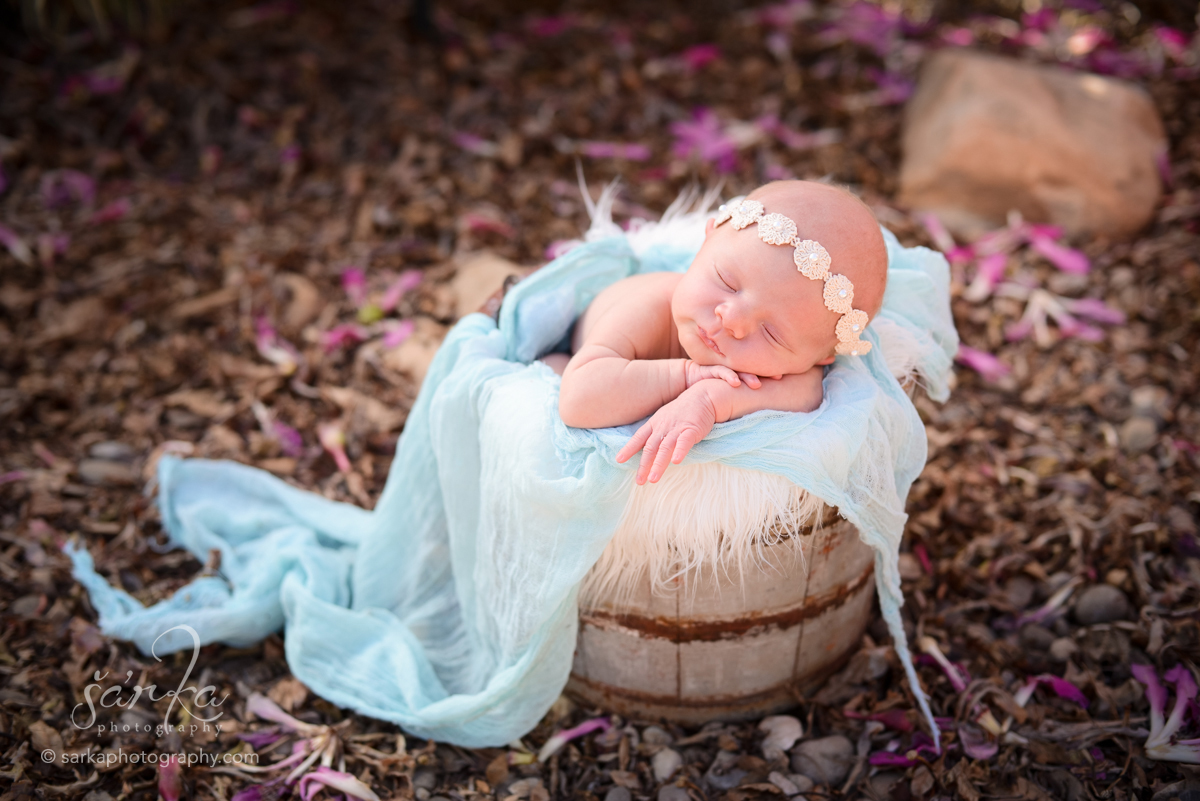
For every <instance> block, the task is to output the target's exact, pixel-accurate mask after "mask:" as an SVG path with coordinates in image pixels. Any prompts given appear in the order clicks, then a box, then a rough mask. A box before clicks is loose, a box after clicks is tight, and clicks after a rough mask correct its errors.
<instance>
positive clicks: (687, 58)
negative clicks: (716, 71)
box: [679, 44, 721, 72]
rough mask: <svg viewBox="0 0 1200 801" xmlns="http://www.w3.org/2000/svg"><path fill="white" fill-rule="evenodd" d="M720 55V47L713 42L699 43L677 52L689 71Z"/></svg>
mask: <svg viewBox="0 0 1200 801" xmlns="http://www.w3.org/2000/svg"><path fill="white" fill-rule="evenodd" d="M720 57H721V48H719V47H717V46H716V45H715V44H701V45H694V46H692V47H689V48H688V49H687V50H684V51H683V52H682V53H680V54H679V59H680V61H682V62H683V66H684V68H685V69H686V70H688V71H689V72H697V71H699V70H701V69H703V68H704V66H705V65H706V64H708V63H710V62H713V61H716V60H717V59H718V58H720Z"/></svg>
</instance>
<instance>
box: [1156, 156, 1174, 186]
mask: <svg viewBox="0 0 1200 801" xmlns="http://www.w3.org/2000/svg"><path fill="white" fill-rule="evenodd" d="M1154 166H1155V167H1157V168H1158V177H1159V179H1160V180H1161V181H1162V185H1163V188H1164V189H1171V188H1172V187H1174V186H1175V179H1174V176H1172V175H1171V153H1170V151H1168V150H1167V149H1166V148H1164V149H1162V150H1160V151H1158V154H1157V155H1155V157H1154Z"/></svg>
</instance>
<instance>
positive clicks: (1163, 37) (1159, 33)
mask: <svg viewBox="0 0 1200 801" xmlns="http://www.w3.org/2000/svg"><path fill="white" fill-rule="evenodd" d="M1154 38H1156V39H1158V41H1159V43H1160V44H1162V46H1163V49H1164V50H1166V51H1167V53H1168V54H1170V56H1171V58H1173V59H1175V60H1176V61H1183V57H1184V51H1185V50H1187V46H1188V37H1187V34H1186V33H1184V32H1183V31H1180V30H1176V29H1175V28H1168V27H1167V26H1165V25H1156V26H1155V27H1154Z"/></svg>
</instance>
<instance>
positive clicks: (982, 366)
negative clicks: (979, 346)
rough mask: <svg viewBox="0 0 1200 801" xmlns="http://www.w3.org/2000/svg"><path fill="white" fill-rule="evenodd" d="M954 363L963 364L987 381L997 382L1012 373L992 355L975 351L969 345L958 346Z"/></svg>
mask: <svg viewBox="0 0 1200 801" xmlns="http://www.w3.org/2000/svg"><path fill="white" fill-rule="evenodd" d="M955 361H957V362H959V363H960V364H965V365H966V366H967V367H970V368H971V369H972V370H974V371H975V372H977V373H979V374H980V375H981V376H983V377H984V379H985V380H987V381H999V380H1000V379H1001V378H1003V377H1004V376H1006V375H1008V374H1009V373H1010V372H1012V369H1011V368H1010V367H1009V366H1008V365H1006V364H1005V363H1004V362H1002V361H1000V360H999V359H998V358H996V357H995V356H993V355H992V354H990V353H988V352H986V351H982V350H976V349H975V348H972V347H970V346H969V345H959V346H958V355H957V356H955Z"/></svg>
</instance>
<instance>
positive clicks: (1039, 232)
mask: <svg viewBox="0 0 1200 801" xmlns="http://www.w3.org/2000/svg"><path fill="white" fill-rule="evenodd" d="M1024 232H1025V235H1026V238H1027V239H1028V240H1029V241H1032V240H1033V239H1035V238H1037V237H1045V238H1047V239H1062V235H1063V229H1062V226H1061V225H1050V224H1049V223H1025V229H1024Z"/></svg>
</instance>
